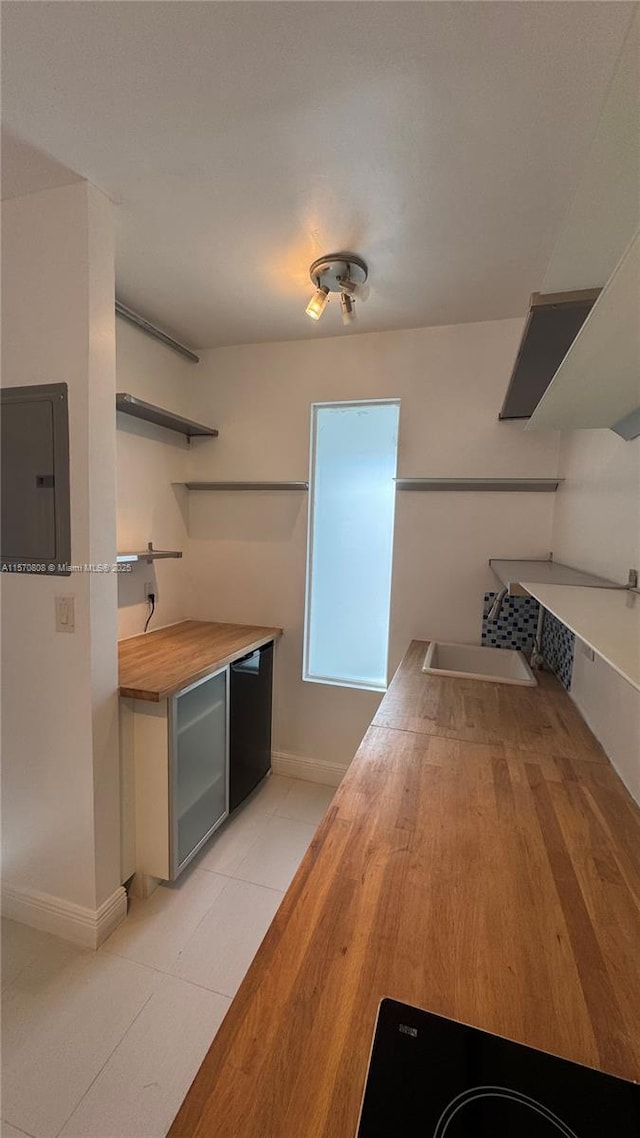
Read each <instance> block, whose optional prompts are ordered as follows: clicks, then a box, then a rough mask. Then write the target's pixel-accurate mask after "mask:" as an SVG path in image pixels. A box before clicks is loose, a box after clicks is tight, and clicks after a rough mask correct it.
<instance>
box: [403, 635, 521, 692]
mask: <svg viewBox="0 0 640 1138" xmlns="http://www.w3.org/2000/svg"><path fill="white" fill-rule="evenodd" d="M422 671H423V672H428V673H429V675H431V676H460V677H461V678H462V679H465V680H485V681H486V682H489V683H492V684H522V685H523V686H524V687H531V688H534V687H536V685H537V682H538V681H537V680H536V678H535V676H534V674H533V672H532V671H531V668H530V667H529V665H528V663H527V661H526V659H525V657H524V656H523V655H522V652H518V651H517V650H516V649H515V648H484V647H483V646H482V645H480V644H443V643H442V641H440V640H433V641H432V642H431V644H430V645H429V647H428V649H427V654H426V656H425V658H424V664H423V665H422Z"/></svg>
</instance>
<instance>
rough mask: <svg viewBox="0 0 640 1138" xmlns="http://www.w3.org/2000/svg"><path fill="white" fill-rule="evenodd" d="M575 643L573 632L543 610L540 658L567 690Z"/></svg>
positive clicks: (569, 688) (569, 686)
mask: <svg viewBox="0 0 640 1138" xmlns="http://www.w3.org/2000/svg"><path fill="white" fill-rule="evenodd" d="M575 644H576V638H575V636H574V634H573V632H571V630H570V629H569V628H567V626H566V625H565V624H562V623H561V622H560V621H559V620H557V619H556V617H555V616H553V615H552V614H551V613H550V612H545V614H544V620H543V622H542V647H541V652H542V659H543V660H544V662H545V664H546V666H547V668H548V669H549V671H550V672H553V673H554V674H555V675H556V676H557V677H558V679H559V680H560V683H561V684H562V686H563V687H564V688H566V689H567V691H570V690H571V673H572V672H573V655H574V652H575Z"/></svg>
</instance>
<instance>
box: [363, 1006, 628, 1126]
mask: <svg viewBox="0 0 640 1138" xmlns="http://www.w3.org/2000/svg"><path fill="white" fill-rule="evenodd" d="M357 1138H640V1086H639V1085H638V1084H636V1083H630V1082H627V1081H626V1080H625V1079H617V1078H615V1077H614V1076H613V1075H605V1074H603V1073H602V1072H601V1071H595V1070H593V1069H592V1068H591V1067H581V1066H580V1065H579V1064H577V1063H571V1062H569V1061H568V1060H567V1059H558V1058H556V1057H555V1056H554V1055H548V1054H547V1053H546V1052H545V1051H537V1050H535V1049H534V1048H532V1047H525V1046H523V1045H522V1044H520V1043H513V1042H512V1041H511V1040H509V1039H503V1038H502V1037H501V1036H498V1035H490V1034H488V1033H487V1032H486V1031H479V1030H478V1029H477V1028H474V1027H467V1025H466V1024H462V1023H456V1022H455V1020H450V1019H443V1018H442V1016H437V1015H433V1013H431V1012H425V1011H422V1010H421V1009H420V1008H413V1007H410V1006H409V1005H408V1004H400V1003H398V1002H397V1001H396V1000H383V1001H382V1003H381V1004H380V1008H379V1010H378V1020H377V1024H376V1030H375V1037H374V1043H373V1050H372V1052H371V1059H370V1063H369V1071H368V1074H367V1082H366V1086H365V1092H364V1099H363V1103H362V1113H361V1116H360V1125H359V1128H358V1135H357Z"/></svg>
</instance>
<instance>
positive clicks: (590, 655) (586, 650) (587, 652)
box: [580, 641, 596, 663]
mask: <svg viewBox="0 0 640 1138" xmlns="http://www.w3.org/2000/svg"><path fill="white" fill-rule="evenodd" d="M580 649H581V652H582V655H583V656H586V657H587V660H591V662H592V663H593V661H594V660H595V658H596V654H595V652H594V651H593V648H590V647H589V645H588V644H585V643H584V641H582V642H581V645H580Z"/></svg>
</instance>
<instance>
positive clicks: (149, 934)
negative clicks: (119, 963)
mask: <svg viewBox="0 0 640 1138" xmlns="http://www.w3.org/2000/svg"><path fill="white" fill-rule="evenodd" d="M226 883H227V878H226V877H221V876H220V875H218V874H216V873H204V872H203V871H202V870H200V869H197V868H196V869H192V868H191V867H189V868H188V869H186V870H185V871H184V873H183V874H182V875H181V876H180V877H179V878H178V880H177V881H176V882H175V883H174V884H166V885H160V886H158V888H157V889H156V891H155V893H153V894H152V896H151V897H149V898H148V899H147V900H145V901H142V900H138V899H136V898H134V899H133V900H132V901H131V906H130V909H129V912H128V914H127V918H126V920H125V921H124V922H123V923H122V924H121V925H120V926H119V927H118V928H117V929H116V931H115V932H114V933H112V935H111V936H110V937H109V939H108V940H107V941H105V943H104V945H103V946H102V948H101V949H100V953H101V954H102V953H117V954H118V956H124V957H126V958H127V959H128V960H135V961H137V963H138V964H146V965H147V966H148V967H150V968H159V969H160V970H161V971H163V972H169V971H170V970H171V966H172V964H173V963H174V962H175V960H176V959H177V956H178V953H179V952H180V949H181V948H184V946H185V944H186V943H187V941H188V940H189V937H190V936H191V935H192V933H193V932H194V931H195V929H197V927H198V925H199V924H200V921H201V920H202V918H203V917H204V915H205V913H207V912H208V910H209V909H210V908H211V906H212V904H213V902H214V901H215V899H216V897H217V896H218V895H219V894H220V893H221V892H222V890H223V889H224V886H225V885H226Z"/></svg>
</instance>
